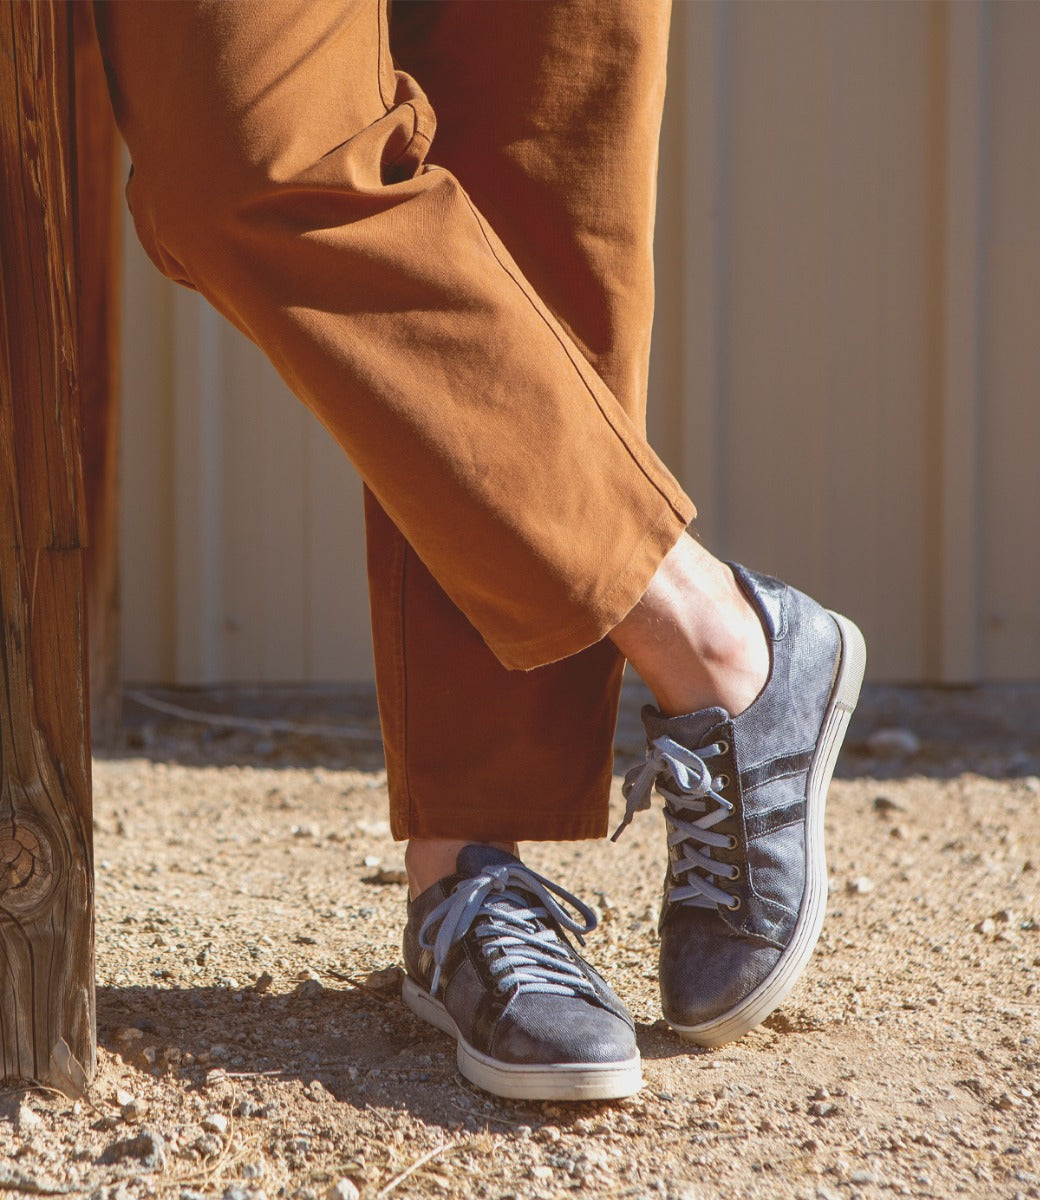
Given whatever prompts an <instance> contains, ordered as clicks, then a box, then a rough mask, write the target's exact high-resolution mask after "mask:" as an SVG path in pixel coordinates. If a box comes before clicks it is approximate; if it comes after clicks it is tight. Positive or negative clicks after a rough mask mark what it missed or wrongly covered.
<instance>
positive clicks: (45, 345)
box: [0, 0, 95, 1093]
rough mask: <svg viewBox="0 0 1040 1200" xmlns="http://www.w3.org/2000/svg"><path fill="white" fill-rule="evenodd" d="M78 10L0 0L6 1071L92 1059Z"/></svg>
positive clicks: (54, 1071)
mask: <svg viewBox="0 0 1040 1200" xmlns="http://www.w3.org/2000/svg"><path fill="white" fill-rule="evenodd" d="M70 21H71V14H70V12H69V10H68V7H67V6H66V5H65V4H59V3H50V2H44V0H41V2H39V3H33V4H22V3H18V2H15V3H10V2H4V3H2V4H0V266H2V286H0V1080H3V1079H34V1080H37V1081H39V1082H41V1083H44V1084H48V1085H50V1086H53V1087H59V1088H62V1089H63V1090H65V1091H68V1092H72V1093H75V1092H77V1091H79V1090H81V1089H82V1087H83V1086H84V1085H85V1083H86V1082H87V1080H88V1079H89V1077H90V1076H91V1074H92V1073H93V1070H94V1050H95V1019H94V990H93V977H94V975H93V968H94V953H93V871H92V861H91V839H90V830H91V813H90V771H89V757H88V749H87V719H86V696H85V692H84V682H83V681H84V632H85V631H84V611H83V554H82V549H81V546H82V542H83V530H84V517H83V487H82V480H81V472H80V465H79V419H78V411H77V392H76V305H75V293H74V288H73V279H74V268H75V258H74V236H73V227H72V198H71V195H70V183H71V178H72V172H71V165H70V163H71V158H70V147H71V138H70V134H71V130H72V128H73V121H72V91H71V60H70V55H71V52H72V38H71V24H70Z"/></svg>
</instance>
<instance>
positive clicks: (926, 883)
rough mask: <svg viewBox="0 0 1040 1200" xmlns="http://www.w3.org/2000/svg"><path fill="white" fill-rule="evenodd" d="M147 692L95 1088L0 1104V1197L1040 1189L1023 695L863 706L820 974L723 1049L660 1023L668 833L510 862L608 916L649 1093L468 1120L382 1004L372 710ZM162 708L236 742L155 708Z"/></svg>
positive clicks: (100, 838)
mask: <svg viewBox="0 0 1040 1200" xmlns="http://www.w3.org/2000/svg"><path fill="white" fill-rule="evenodd" d="M638 698H639V697H638V695H633V694H630V695H629V698H628V701H627V703H626V708H625V713H624V715H623V719H622V722H621V726H620V728H619V747H620V750H621V755H622V757H621V759H620V760H619V767H623V766H624V765H625V757H624V756H625V755H626V754H631V753H633V752H637V750H638V741H639V737H638V732H637V726H636V724H635V705H636V703H637V702H638ZM140 699H141V700H143V701H144V704H140V703H137V702H134V703H131V704H128V709H127V712H128V745H127V748H126V749H125V750H124V751H122V752H120V753H118V754H113V755H107V756H104V757H99V758H98V759H97V761H96V763H95V774H94V779H95V806H96V826H95V837H96V866H97V978H98V1001H97V1003H98V1034H99V1043H100V1045H99V1051H98V1057H99V1069H98V1075H97V1079H96V1082H95V1083H94V1085H93V1086H92V1088H91V1090H90V1092H89V1094H88V1095H86V1096H84V1097H82V1098H80V1099H78V1100H75V1101H74V1100H72V1099H68V1098H65V1097H62V1096H59V1095H54V1094H48V1093H44V1092H42V1091H40V1090H21V1091H15V1090H10V1089H8V1090H6V1091H4V1092H3V1093H0V1191H3V1190H4V1189H5V1188H6V1189H10V1190H11V1192H12V1193H21V1194H27V1193H28V1194H34V1193H35V1194H46V1195H50V1194H63V1193H68V1194H73V1195H94V1196H96V1197H97V1198H98V1200H130V1198H136V1197H145V1196H154V1195H158V1196H163V1197H166V1196H176V1197H183V1198H184V1200H192V1198H193V1197H195V1196H210V1197H223V1198H225V1200H261V1198H262V1197H266V1198H267V1200H274V1198H275V1197H296V1198H297V1200H309V1198H310V1197H325V1196H326V1195H329V1196H330V1197H331V1198H332V1200H350V1198H351V1197H354V1196H356V1195H357V1194H358V1193H360V1195H361V1196H362V1197H364V1198H365V1200H382V1198H383V1197H387V1196H394V1197H401V1198H403V1197H406V1196H424V1197H437V1198H439V1197H490V1198H495V1200H505V1198H506V1197H518V1198H519V1197H523V1198H524V1200H526V1198H528V1197H533V1198H540V1197H556V1196H575V1197H583V1196H587V1197H633V1198H637V1197H638V1198H643V1197H648V1198H654V1200H657V1198H660V1200H700V1198H703V1200H708V1198H714V1197H719V1198H722V1197H725V1198H726V1200H731V1198H737V1197H770V1198H772V1197H776V1198H780V1200H785V1198H788V1197H791V1198H794V1197H798V1198H804V1200H853V1198H854V1197H861V1198H863V1200H873V1198H875V1197H878V1198H880V1197H886V1198H887V1197H890V1196H913V1197H938V1198H942V1200H947V1198H950V1197H957V1196H965V1197H1006V1198H1008V1200H1011V1198H1013V1197H1040V1070H1038V1068H1040V1017H1038V1002H1040V991H1038V979H1040V821H1038V817H1037V811H1038V807H1040V778H1038V775H1040V689H1019V690H1016V689H1002V690H999V691H993V690H990V691H986V692H978V691H975V692H910V691H896V690H892V689H874V690H873V691H871V692H870V693H869V694H868V695H867V697H866V700H865V703H864V705H863V708H862V710H861V714H858V715H857V724H856V725H855V726H854V728H853V732H852V734H851V735H850V745H849V749H848V750H847V752H846V754H845V755H844V757H843V761H842V763H841V765H840V769H839V778H837V779H836V780H835V783H834V784H833V786H832V790H831V799H830V804H829V809H828V821H827V826H828V835H829V838H828V848H829V866H830V874H831V881H832V886H831V895H830V904H829V912H828V919H827V923H826V926H825V928H824V933H823V937H822V940H821V942H820V945H819V948H818V950H817V952H816V955H815V957H814V958H813V960H812V962H811V964H810V967H809V970H808V971H807V973H806V975H805V977H804V979H803V980H802V982H801V983H800V984H799V986H798V987H797V989H796V990H795V992H794V993H793V994H792V996H791V997H790V999H789V1001H788V1002H787V1003H786V1004H785V1005H784V1006H783V1008H782V1009H781V1010H780V1011H778V1012H777V1013H776V1014H775V1015H774V1016H773V1017H772V1018H770V1019H769V1020H768V1021H767V1023H766V1025H765V1026H764V1027H763V1028H761V1029H759V1030H757V1031H755V1032H754V1033H752V1034H750V1035H748V1036H747V1037H745V1038H743V1039H742V1040H741V1041H739V1042H737V1043H734V1044H732V1045H729V1046H726V1047H724V1048H722V1049H719V1050H710V1051H704V1050H698V1049H695V1048H692V1047H691V1046H689V1045H687V1044H685V1043H683V1042H681V1041H679V1040H678V1039H677V1038H676V1037H675V1036H673V1035H672V1034H671V1033H670V1032H669V1030H668V1028H667V1027H666V1026H665V1025H664V1024H663V1022H662V1021H661V1019H660V1013H659V1010H658V1001H657V984H656V972H655V957H656V952H657V947H656V940H657V939H656V932H655V919H656V913H657V906H658V901H659V888H660V881H661V876H662V864H663V826H662V822H661V817H660V813H659V812H654V813H653V814H642V816H641V818H640V819H637V820H636V822H635V823H634V825H633V826H632V827H631V828H630V829H629V831H628V832H627V833H626V835H625V837H624V838H623V839H622V840H621V841H620V843H619V844H617V845H612V844H610V843H608V842H604V843H596V844H592V843H564V844H560V845H555V846H537V847H531V848H530V849H529V851H528V852H527V857H528V859H529V861H531V863H532V865H534V866H535V867H536V868H537V869H538V870H540V871H543V872H545V873H547V874H549V875H551V876H553V877H554V878H556V879H558V880H560V881H561V882H562V883H564V885H565V886H567V887H568V888H570V889H572V890H574V891H575V892H577V893H578V894H580V895H583V896H584V897H586V898H587V899H589V900H590V902H592V903H594V904H595V906H596V907H597V909H598V911H599V914H600V918H601V924H600V928H599V929H598V930H597V931H596V932H595V933H594V934H593V935H592V936H591V938H590V939H589V945H588V954H589V957H590V958H591V960H592V961H593V962H594V963H595V964H596V965H597V966H598V967H599V968H600V969H601V970H602V971H603V973H604V974H605V975H606V976H607V977H608V979H609V980H610V981H611V982H612V984H613V985H614V986H615V988H616V990H617V991H618V992H619V993H620V994H621V996H622V997H623V999H624V1000H625V1001H626V1002H627V1003H628V1005H629V1007H630V1009H631V1011H632V1013H633V1015H634V1016H635V1019H636V1021H637V1025H638V1036H639V1043H640V1046H641V1049H642V1054H643V1059H644V1068H645V1076H646V1087H645V1089H644V1090H643V1091H642V1093H640V1094H639V1095H637V1096H635V1097H633V1098H631V1099H628V1100H624V1101H620V1102H614V1103H602V1102H600V1103H586V1104H535V1103H526V1102H524V1103H520V1102H506V1101H501V1100H496V1099H493V1098H491V1097H488V1096H486V1095H484V1094H482V1093H481V1092H480V1091H478V1090H477V1089H475V1088H473V1087H471V1086H469V1085H468V1084H467V1083H465V1082H464V1081H463V1080H462V1079H461V1077H460V1076H459V1075H458V1073H457V1071H456V1068H455V1060H454V1045H453V1044H452V1043H451V1042H449V1041H448V1040H447V1039H446V1038H445V1037H444V1036H443V1035H441V1034H439V1033H438V1032H437V1031H436V1030H434V1029H432V1028H430V1027H428V1026H426V1025H424V1024H423V1023H421V1022H420V1021H419V1020H417V1019H416V1018H415V1017H414V1016H412V1014H411V1013H410V1012H409V1011H408V1010H407V1009H406V1008H405V1007H404V1005H403V1004H402V1003H401V1001H400V998H399V986H400V972H399V967H398V963H399V953H398V938H399V930H400V926H401V924H402V919H403V909H404V898H405V886H404V882H403V878H404V877H403V874H402V870H401V868H402V862H403V858H402V848H401V846H400V845H396V844H395V843H394V842H392V841H391V839H390V836H389V828H388V825H387V821H386V791H385V775H384V773H383V771H382V766H381V761H380V757H379V750H378V744H377V741H376V739H375V736H374V731H375V723H374V718H373V717H372V714H371V704H370V698H368V697H367V695H363V694H360V693H357V694H345V693H344V694H340V693H335V694H334V693H285V694H281V695H279V694H277V693H272V692H270V691H268V692H257V693H248V692H238V693H217V692H207V693H201V694H191V695H185V694H183V693H181V694H175V693H157V692H151V693H149V694H148V695H146V696H142V697H141V698H140ZM170 702H172V703H174V704H175V705H181V706H184V707H187V708H190V709H193V710H198V711H208V712H210V713H214V714H219V713H224V714H227V713H229V712H233V713H234V714H235V715H236V716H237V718H238V720H239V721H240V724H239V725H238V726H234V725H231V726H229V725H227V724H225V723H224V721H223V718H222V717H220V716H215V717H213V718H211V720H210V722H208V723H200V722H198V721H193V720H186V719H180V718H178V717H177V716H176V715H171V714H169V713H165V712H162V713H161V712H157V711H156V710H155V708H154V707H145V705H149V706H154V705H155V704H156V703H159V704H164V703H170ZM275 717H277V718H279V719H280V720H281V721H282V722H284V724H282V725H278V724H275V725H272V724H270V720H271V719H272V718H275ZM330 726H331V727H332V728H329V727H330ZM337 729H340V730H346V731H348V732H350V733H352V734H353V737H352V738H350V739H345V738H343V737H337V736H333V735H334V734H335V732H336V730H337ZM886 730H887V731H888V732H886ZM893 730H894V732H892V731H893ZM315 731H316V732H315ZM615 793H616V794H615V800H614V802H615V807H616V808H619V799H620V797H619V794H617V788H615Z"/></svg>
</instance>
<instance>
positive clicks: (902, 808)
mask: <svg viewBox="0 0 1040 1200" xmlns="http://www.w3.org/2000/svg"><path fill="white" fill-rule="evenodd" d="M874 809H875V811H876V812H881V813H889V812H906V805H905V804H900V803H899V801H898V800H893V799H892V797H891V796H875V797H874Z"/></svg>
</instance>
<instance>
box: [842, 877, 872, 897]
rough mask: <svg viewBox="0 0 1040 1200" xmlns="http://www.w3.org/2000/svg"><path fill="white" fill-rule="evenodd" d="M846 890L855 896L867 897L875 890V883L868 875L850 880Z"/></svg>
mask: <svg viewBox="0 0 1040 1200" xmlns="http://www.w3.org/2000/svg"><path fill="white" fill-rule="evenodd" d="M845 890H846V891H847V892H849V893H851V894H852V895H854V896H865V895H866V894H867V892H872V891H873V890H874V881H873V880H872V879H868V878H867V876H866V875H860V876H859V878H857V879H850V880H849V881H848V882H847V883H846V884H845Z"/></svg>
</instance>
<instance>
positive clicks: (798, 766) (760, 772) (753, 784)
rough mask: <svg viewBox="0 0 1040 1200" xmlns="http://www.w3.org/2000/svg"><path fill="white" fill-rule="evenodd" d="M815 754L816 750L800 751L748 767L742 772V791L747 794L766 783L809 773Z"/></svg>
mask: <svg viewBox="0 0 1040 1200" xmlns="http://www.w3.org/2000/svg"><path fill="white" fill-rule="evenodd" d="M814 753H815V750H814V749H809V750H799V751H798V752H797V753H795V754H781V755H779V756H778V757H777V758H771V759H770V760H769V762H764V763H759V765H758V766H757V767H748V768H747V770H745V771H741V772H740V790H741V791H742V792H744V793H745V794H746V793H748V792H750V791H752V790H753V789H754V788H757V787H761V786H762V785H763V784H764V783H772V782H773V781H774V780H776V779H784V778H785V777H786V776H788V775H797V774H798V773H799V772H801V771H808V769H809V768H810V766H812V760H813V754H814Z"/></svg>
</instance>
